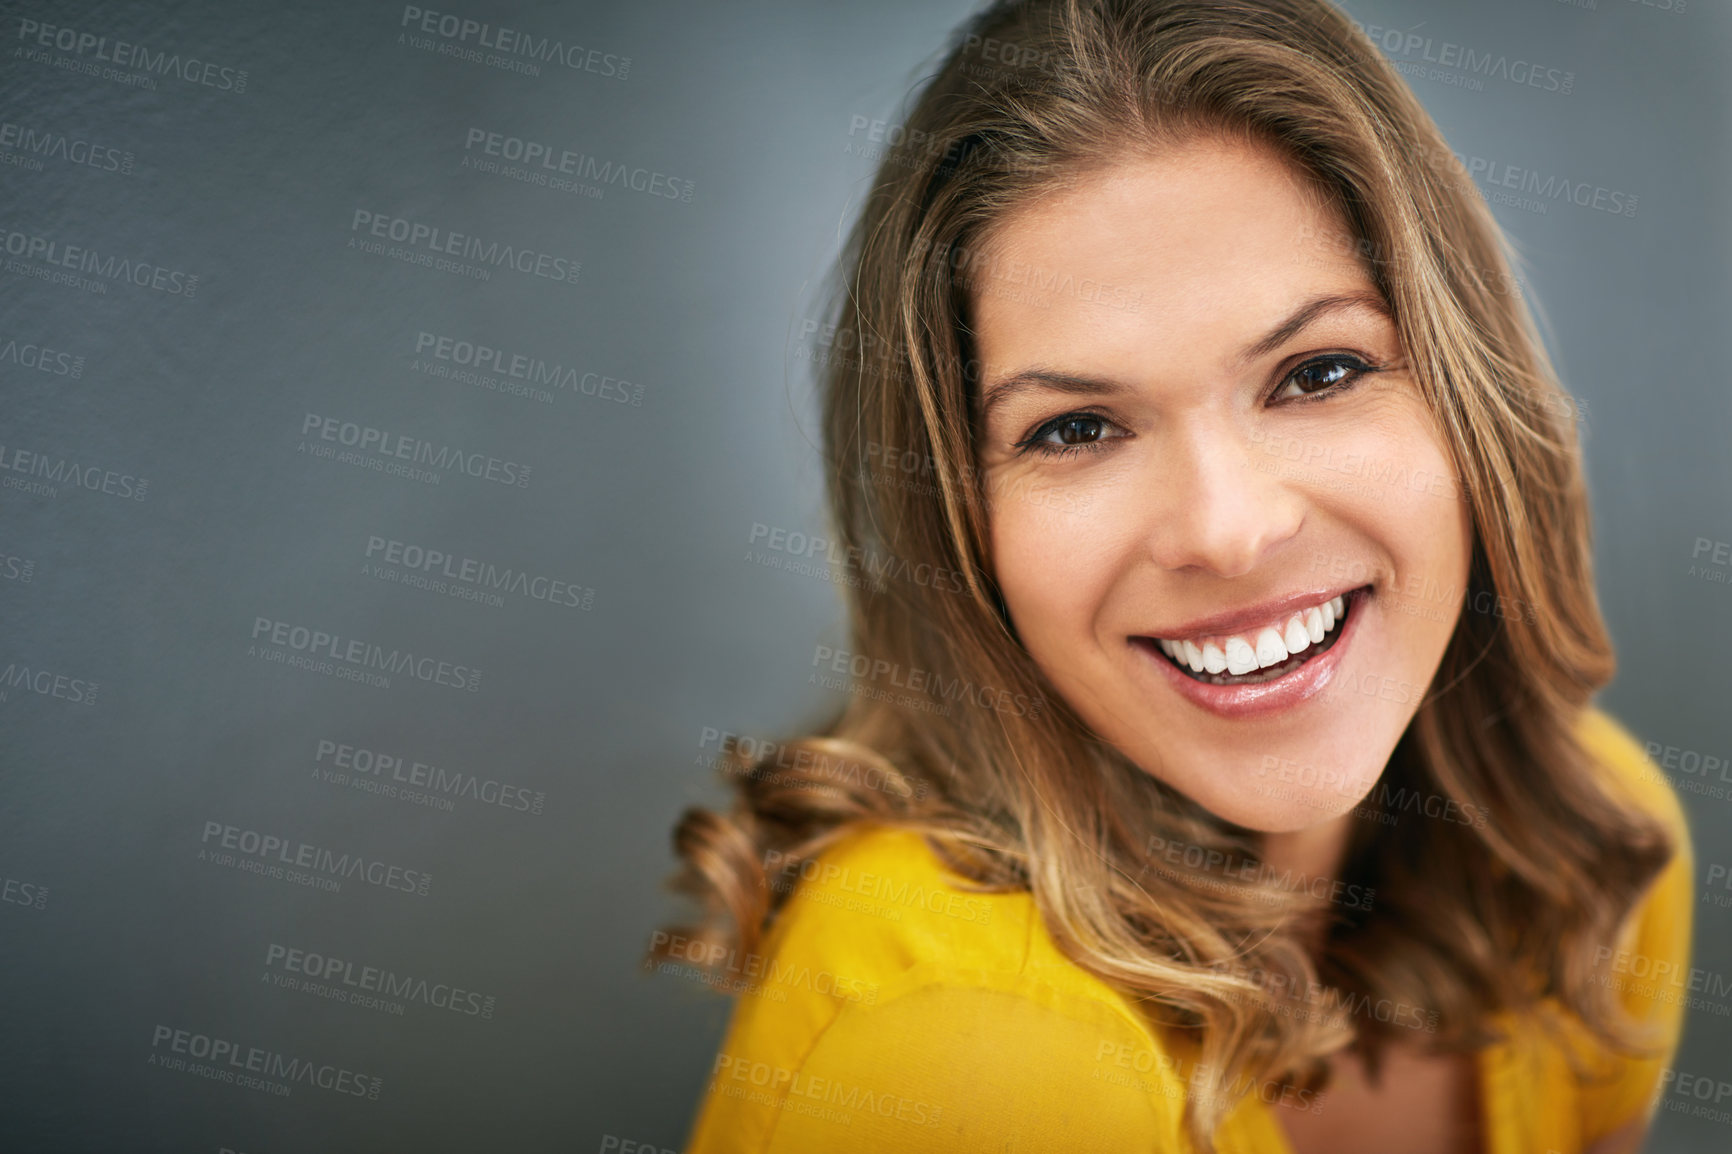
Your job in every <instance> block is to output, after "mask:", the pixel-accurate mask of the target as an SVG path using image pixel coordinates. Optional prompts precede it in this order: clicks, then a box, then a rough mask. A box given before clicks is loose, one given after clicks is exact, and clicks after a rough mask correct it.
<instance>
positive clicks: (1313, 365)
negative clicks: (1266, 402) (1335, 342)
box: [1270, 355, 1371, 401]
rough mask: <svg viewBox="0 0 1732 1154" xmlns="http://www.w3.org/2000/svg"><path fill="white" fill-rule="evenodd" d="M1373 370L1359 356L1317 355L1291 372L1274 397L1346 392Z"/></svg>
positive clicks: (1286, 398) (1292, 397)
mask: <svg viewBox="0 0 1732 1154" xmlns="http://www.w3.org/2000/svg"><path fill="white" fill-rule="evenodd" d="M1370 371H1371V366H1370V365H1368V364H1366V363H1365V362H1364V361H1362V360H1360V359H1359V358H1358V357H1350V356H1342V355H1337V356H1328V357H1315V358H1313V359H1311V360H1309V361H1306V362H1305V363H1304V364H1302V365H1300V366H1299V367H1298V368H1296V369H1294V370H1293V371H1292V372H1291V373H1288V374H1287V377H1286V379H1285V380H1283V381H1282V382H1281V387H1280V388H1279V389H1277V390H1276V392H1275V395H1274V396H1273V397H1271V398H1270V400H1275V401H1281V400H1293V399H1297V398H1301V397H1311V396H1316V395H1318V394H1320V393H1328V392H1345V391H1346V390H1347V389H1350V388H1352V387H1353V385H1355V384H1356V383H1358V381H1359V378H1360V377H1362V376H1364V375H1365V374H1366V373H1368V372H1370Z"/></svg>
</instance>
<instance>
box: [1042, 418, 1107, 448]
mask: <svg viewBox="0 0 1732 1154" xmlns="http://www.w3.org/2000/svg"><path fill="white" fill-rule="evenodd" d="M1053 431H1054V432H1055V433H1057V434H1058V439H1059V442H1060V443H1061V444H1065V445H1086V444H1088V443H1089V442H1091V441H1098V440H1100V439H1101V433H1102V431H1103V430H1102V428H1101V423H1100V421H1098V420H1097V419H1095V418H1094V417H1067V418H1065V419H1064V421H1062V422H1061V423H1060V424H1059V426H1058V428H1056V429H1054V430H1053Z"/></svg>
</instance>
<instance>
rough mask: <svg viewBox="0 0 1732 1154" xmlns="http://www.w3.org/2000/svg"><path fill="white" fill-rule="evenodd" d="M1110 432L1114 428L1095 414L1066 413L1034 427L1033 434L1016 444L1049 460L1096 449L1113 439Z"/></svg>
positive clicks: (1109, 422) (1019, 447)
mask: <svg viewBox="0 0 1732 1154" xmlns="http://www.w3.org/2000/svg"><path fill="white" fill-rule="evenodd" d="M1112 428H1117V426H1116V425H1114V424H1113V423H1112V422H1111V421H1109V420H1107V419H1106V418H1105V417H1102V416H1097V415H1096V414H1094V413H1066V414H1065V415H1064V416H1062V417H1054V418H1053V419H1052V420H1050V421H1047V422H1045V423H1044V424H1042V425H1039V426H1038V427H1036V429H1035V430H1034V432H1032V433H1030V434H1029V435H1028V436H1027V437H1025V438H1024V439H1023V440H1021V441H1018V442H1017V443H1016V447H1017V448H1018V449H1020V450H1022V451H1024V452H1028V451H1030V450H1032V451H1034V452H1037V453H1044V454H1047V455H1050V456H1062V455H1065V454H1068V453H1074V452H1078V451H1080V450H1083V449H1091V450H1092V449H1098V448H1100V447H1101V446H1102V445H1103V444H1104V443H1105V442H1106V441H1108V440H1113V439H1115V438H1113V437H1111V436H1110V435H1109V432H1108V430H1109V429H1112Z"/></svg>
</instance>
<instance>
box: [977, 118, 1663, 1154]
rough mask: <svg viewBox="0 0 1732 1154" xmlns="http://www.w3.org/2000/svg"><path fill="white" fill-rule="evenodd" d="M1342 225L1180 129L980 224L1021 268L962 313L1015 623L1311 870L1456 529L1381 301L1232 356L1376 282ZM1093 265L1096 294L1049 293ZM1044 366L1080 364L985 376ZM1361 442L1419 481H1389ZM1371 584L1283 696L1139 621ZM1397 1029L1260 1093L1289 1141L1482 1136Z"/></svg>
mask: <svg viewBox="0 0 1732 1154" xmlns="http://www.w3.org/2000/svg"><path fill="white" fill-rule="evenodd" d="M1345 231H1346V224H1345V222H1344V221H1343V220H1342V219H1341V218H1340V217H1339V216H1338V215H1337V214H1336V213H1335V212H1334V211H1333V210H1332V209H1331V208H1330V207H1329V206H1328V205H1327V204H1326V203H1324V202H1323V201H1322V200H1321V198H1320V197H1319V196H1318V195H1317V194H1316V193H1315V192H1314V191H1313V190H1312V189H1311V187H1310V186H1309V185H1308V184H1307V183H1306V182H1305V181H1304V180H1303V179H1302V177H1301V176H1300V175H1299V174H1298V173H1297V172H1296V171H1295V170H1294V169H1292V168H1291V167H1289V166H1288V165H1287V164H1286V163H1285V162H1284V160H1283V159H1282V158H1281V157H1280V155H1279V154H1277V153H1275V152H1273V151H1271V150H1269V149H1267V148H1266V147H1264V146H1261V145H1256V144H1252V143H1248V142H1245V141H1242V140H1225V139H1198V140H1195V141H1192V142H1189V143H1187V144H1184V145H1182V146H1177V147H1173V148H1169V149H1166V150H1163V151H1162V152H1160V153H1158V154H1147V153H1127V154H1126V155H1124V156H1122V157H1120V158H1118V159H1117V160H1115V161H1114V162H1113V163H1111V164H1108V165H1104V166H1101V167H1099V168H1096V169H1093V170H1090V171H1088V172H1085V173H1082V174H1079V175H1078V176H1076V177H1075V178H1074V179H1073V180H1072V181H1071V182H1070V183H1068V184H1067V185H1066V186H1064V187H1062V188H1060V189H1058V190H1057V191H1055V192H1052V193H1050V194H1048V195H1046V196H1043V197H1041V198H1040V199H1038V200H1036V201H1034V202H1031V203H1029V204H1025V205H1023V206H1021V207H1020V208H1018V209H1017V210H1015V211H1014V212H1013V213H1011V214H1010V215H1009V216H1007V217H1006V218H1004V219H1003V220H1001V221H999V222H998V223H997V225H996V227H995V228H994V229H993V230H992V231H991V232H990V234H989V235H988V236H987V237H985V238H984V240H983V243H982V246H981V251H982V253H983V255H984V257H985V259H984V260H982V261H981V262H979V265H980V267H982V268H987V269H993V268H998V269H1018V268H1023V267H1028V268H1032V269H1034V270H1036V271H1037V274H1038V275H1035V276H1032V277H1021V278H1019V279H1017V280H1016V281H1015V283H1014V284H1011V283H1010V282H1009V281H1008V280H996V281H995V280H994V279H993V278H990V277H987V278H981V279H979V280H977V282H976V286H977V287H976V288H975V289H974V297H973V300H972V301H971V312H970V321H971V324H972V325H973V329H974V336H975V341H976V351H977V353H978V355H979V357H980V359H981V361H982V362H983V363H984V365H985V371H984V372H983V374H982V377H981V394H980V395H981V399H982V401H983V403H984V412H983V414H982V418H981V424H980V428H979V430H978V432H979V445H980V463H981V468H982V470H983V473H984V479H985V481H986V485H987V489H988V495H989V500H990V502H991V514H990V518H991V520H990V526H991V538H992V560H993V564H994V568H995V572H996V574H997V575H998V578H999V584H1000V588H1001V591H1002V594H1003V597H1004V600H1005V603H1006V606H1007V608H1008V610H1009V614H1010V617H1011V620H1012V622H1013V624H1014V626H1015V628H1016V630H1017V632H1018V635H1019V636H1020V637H1021V639H1022V641H1023V643H1024V645H1026V646H1027V648H1028V651H1029V653H1030V654H1031V655H1032V656H1033V658H1034V660H1035V661H1036V662H1037V664H1038V665H1039V666H1040V668H1041V669H1042V671H1043V672H1044V673H1045V674H1046V676H1047V677H1048V678H1049V679H1050V680H1051V682H1052V684H1053V686H1054V688H1055V689H1056V690H1057V691H1058V692H1059V693H1060V694H1061V695H1062V696H1063V697H1064V699H1065V700H1066V702H1067V703H1068V704H1069V705H1070V706H1071V707H1072V708H1073V709H1074V710H1075V711H1076V712H1077V713H1078V714H1079V715H1080V716H1081V717H1082V718H1083V720H1084V721H1085V722H1086V723H1087V724H1088V725H1089V726H1091V728H1092V729H1093V730H1094V731H1095V732H1096V733H1097V734H1099V735H1100V736H1101V737H1102V738H1103V739H1105V740H1106V741H1108V742H1110V743H1111V744H1112V745H1113V746H1115V747H1116V748H1117V749H1119V750H1120V751H1122V752H1123V753H1124V754H1125V755H1126V756H1128V757H1129V758H1130V759H1131V760H1132V761H1134V762H1135V763H1136V764H1137V765H1139V766H1141V767H1142V768H1143V769H1144V770H1146V771H1147V772H1149V773H1150V774H1153V775H1154V776H1155V777H1157V778H1159V779H1160V780H1161V781H1163V782H1165V783H1166V784H1168V785H1170V786H1172V787H1173V788H1175V789H1177V790H1179V791H1180V792H1182V793H1184V794H1186V795H1187V796H1189V797H1191V798H1192V799H1194V800H1195V801H1197V802H1198V803H1199V804H1201V805H1202V806H1204V807H1205V808H1206V809H1208V810H1210V811H1211V812H1212V813H1214V814H1216V815H1217V816H1219V817H1221V818H1222V819H1224V820H1226V821H1228V822H1231V823H1234V824H1236V825H1239V826H1242V827H1244V828H1246V829H1249V830H1252V831H1257V832H1260V833H1261V834H1262V835H1263V843H1264V856H1265V859H1266V860H1267V861H1269V862H1270V864H1271V865H1273V866H1274V867H1275V868H1276V869H1278V870H1285V869H1288V868H1291V869H1293V870H1294V871H1295V872H1296V873H1297V874H1302V875H1304V876H1307V877H1318V876H1333V875H1334V874H1335V873H1336V872H1337V870H1338V867H1339V865H1340V859H1341V854H1342V852H1343V849H1344V846H1345V841H1346V838H1347V835H1348V833H1349V832H1350V829H1351V826H1350V823H1351V822H1352V821H1354V820H1355V819H1354V818H1353V817H1352V816H1351V812H1350V811H1351V810H1352V809H1353V807H1354V806H1356V805H1358V804H1359V803H1361V802H1362V801H1363V800H1364V799H1365V797H1366V796H1367V794H1368V793H1369V792H1370V790H1371V789H1372V787H1373V786H1374V785H1375V783H1376V781H1377V779H1378V778H1379V776H1380V775H1381V774H1382V773H1383V770H1384V768H1385V766H1386V764H1387V762H1388V759H1389V756H1390V753H1391V752H1392V751H1393V749H1394V748H1395V744H1396V742H1397V740H1398V739H1399V738H1400V736H1401V734H1402V732H1403V731H1404V730H1405V728H1406V727H1407V725H1408V722H1409V721H1410V720H1411V719H1412V717H1413V715H1414V713H1415V712H1416V711H1417V709H1418V706H1419V704H1420V699H1421V696H1422V694H1423V692H1424V690H1425V687H1427V686H1428V685H1429V683H1430V682H1431V679H1432V676H1433V675H1434V673H1435V672H1436V670H1437V668H1438V665H1439V663H1440V661H1441V658H1442V655H1443V653H1444V650H1445V647H1446V645H1447V643H1448V641H1449V639H1450V636H1451V634H1452V633H1453V631H1454V628H1455V625H1456V620H1457V617H1458V615H1459V612H1460V594H1461V591H1462V590H1463V589H1465V587H1466V582H1467V577H1468V564H1469V559H1470V556H1471V544H1472V522H1471V518H1470V514H1469V510H1468V506H1467V504H1466V502H1465V500H1463V499H1462V496H1461V492H1460V488H1459V485H1458V484H1457V483H1456V482H1455V474H1454V470H1453V467H1452V465H1451V463H1450V460H1449V457H1448V453H1447V450H1446V447H1445V441H1444V439H1443V436H1442V434H1441V432H1440V430H1439V429H1438V428H1437V426H1436V423H1435V421H1434V419H1433V418H1432V416H1431V413H1430V411H1429V409H1428V408H1427V406H1426V404H1425V403H1424V400H1423V399H1422V397H1421V395H1420V393H1419V391H1418V389H1417V387H1416V385H1415V384H1414V381H1413V379H1412V376H1411V372H1410V368H1409V363H1408V361H1407V358H1406V356H1405V352H1404V350H1403V348H1402V345H1401V341H1400V336H1399V333H1398V331H1397V329H1396V327H1395V325H1394V323H1393V321H1392V320H1391V319H1390V318H1389V316H1388V315H1387V314H1386V312H1384V311H1383V310H1382V309H1380V308H1378V307H1375V306H1374V305H1359V306H1354V307H1344V308H1339V309H1334V310H1330V311H1326V312H1323V313H1320V314H1318V315H1316V316H1315V318H1314V319H1313V320H1311V322H1310V323H1309V324H1307V325H1305V326H1304V327H1303V328H1301V329H1300V330H1299V331H1297V332H1294V333H1292V334H1291V335H1289V336H1288V337H1287V338H1286V339H1285V340H1283V341H1281V342H1280V343H1279V344H1276V345H1274V346H1273V347H1270V348H1268V349H1265V350H1264V351H1262V352H1260V353H1258V354H1257V355H1255V356H1253V357H1250V358H1249V359H1246V358H1245V357H1244V356H1243V355H1242V354H1243V353H1244V351H1245V350H1247V349H1248V348H1249V347H1250V346H1252V345H1254V344H1256V343H1257V342H1258V341H1259V340H1261V339H1262V338H1264V337H1265V336H1267V335H1269V334H1270V333H1271V332H1272V331H1274V330H1276V329H1278V328H1279V327H1280V326H1281V325H1282V323H1283V322H1284V321H1287V320H1288V319H1289V318H1291V317H1292V316H1293V315H1294V314H1295V312H1296V311H1297V310H1299V309H1300V308H1301V307H1302V306H1304V305H1305V304H1306V303H1307V302H1310V301H1313V300H1315V299H1317V298H1320V297H1354V296H1358V297H1364V298H1370V299H1371V300H1372V301H1375V300H1376V299H1377V292H1376V289H1375V286H1374V284H1373V282H1372V280H1371V279H1370V276H1369V275H1368V273H1367V271H1366V269H1365V268H1363V267H1362V266H1361V265H1360V264H1359V263H1358V260H1357V259H1356V258H1355V257H1354V255H1353V250H1352V249H1351V247H1350V246H1346V245H1338V244H1332V243H1325V241H1326V240H1332V239H1333V238H1335V237H1337V236H1339V235H1340V234H1342V233H1344V232H1345ZM1307 238H1319V239H1318V240H1316V241H1311V240H1308V239H1307ZM1017 262H1020V263H1017ZM1054 274H1058V275H1057V276H1056V277H1055V276H1054ZM1066 276H1069V277H1071V278H1074V279H1072V280H1069V281H1067V280H1066V279H1065V277H1066ZM1043 285H1045V286H1050V287H1047V288H1046V289H1045V290H1044V291H1043V289H1042V286H1043ZM1089 285H1100V286H1112V287H1113V289H1114V290H1115V291H1113V292H1110V293H1106V292H1098V291H1096V292H1090V291H1079V290H1078V289H1075V288H1067V286H1089ZM1132 302H1134V307H1133V304H1132ZM1343 356H1346V357H1349V358H1353V360H1355V361H1357V363H1358V364H1360V365H1364V366H1370V367H1371V369H1372V370H1373V371H1369V372H1366V373H1364V374H1363V375H1360V376H1357V377H1355V375H1354V374H1355V372H1356V370H1355V369H1354V368H1353V365H1352V363H1351V362H1344V361H1341V360H1336V361H1331V362H1326V363H1323V364H1321V365H1316V366H1314V367H1313V368H1311V369H1308V370H1306V371H1304V372H1300V373H1298V374H1297V375H1295V370H1299V369H1301V368H1302V367H1303V366H1305V365H1306V364H1307V363H1308V362H1314V361H1315V360H1316V359H1317V358H1319V357H1336V358H1340V357H1343ZM1033 369H1040V370H1044V371H1046V372H1048V373H1056V374H1063V375H1064V376H1066V377H1070V378H1077V379H1079V380H1080V381H1083V382H1086V383H1078V384H1074V385H1073V387H1069V388H1061V387H1059V386H1058V385H1056V384H1055V383H1053V382H1052V381H1051V380H1040V381H1028V382H1025V383H1024V384H1023V385H1022V386H1021V387H1014V388H1010V389H1004V390H1001V389H1000V388H999V386H1001V385H1003V384H1004V383H1005V382H1007V381H1009V380H1011V379H1012V378H1013V377H1016V376H1018V375H1019V374H1025V373H1026V372H1027V371H1028V370H1033ZM1349 380H1351V381H1352V382H1353V383H1352V386H1351V387H1346V384H1347V382H1348V381H1349ZM995 398H996V399H995ZM1307 398H1309V399H1307ZM1058 418H1064V420H1063V421H1059V422H1058V423H1057V424H1056V425H1055V424H1050V423H1049V422H1054V421H1055V420H1056V419H1058ZM1031 441H1032V442H1034V443H1037V444H1042V445H1046V446H1048V447H1050V448H1054V449H1067V450H1068V451H1065V452H1062V453H1052V454H1047V453H1042V452H1040V451H1038V450H1037V449H1034V448H1031V447H1030V442H1031ZM1289 449H1291V450H1292V455H1293V456H1296V457H1298V458H1299V459H1298V460H1297V461H1295V460H1292V459H1291V458H1290V456H1289V455H1288V451H1289ZM1366 462H1378V463H1385V464H1387V463H1394V464H1396V465H1399V466H1406V467H1407V468H1408V470H1409V472H1408V473H1406V474H1402V476H1406V477H1414V478H1418V477H1421V476H1423V477H1424V478H1428V479H1430V480H1429V481H1425V482H1420V483H1404V482H1403V481H1401V480H1390V479H1389V478H1388V476H1387V474H1378V473H1374V472H1372V471H1370V470H1369V469H1368V468H1367V467H1366V466H1365V463H1366ZM1366 584H1368V585H1370V587H1371V596H1370V597H1369V598H1368V599H1366V601H1365V602H1363V603H1362V604H1361V605H1359V606H1358V607H1356V609H1355V610H1354V612H1355V613H1356V614H1358V616H1359V619H1358V621H1357V623H1356V625H1355V626H1354V628H1355V630H1356V632H1355V634H1354V635H1353V636H1351V637H1350V638H1349V639H1348V642H1347V643H1346V645H1345V649H1344V652H1343V653H1342V654H1341V655H1340V663H1339V666H1338V668H1337V669H1336V671H1335V676H1334V679H1333V683H1332V684H1331V685H1330V686H1328V687H1327V688H1326V689H1325V691H1324V692H1322V693H1319V694H1318V695H1316V696H1314V697H1312V698H1310V699H1308V700H1306V701H1303V702H1300V703H1298V704H1296V705H1293V706H1291V707H1289V708H1286V709H1283V710H1281V711H1278V712H1275V713H1269V714H1263V715H1259V716H1254V717H1234V718H1226V717H1222V716H1219V715H1217V714H1215V713H1213V712H1210V711H1208V710H1205V709H1203V708H1202V707H1200V706H1198V705H1197V704H1195V703H1193V702H1192V701H1190V700H1188V699H1187V698H1185V697H1184V696H1182V695H1181V694H1180V693H1179V691H1178V690H1177V689H1175V688H1174V686H1173V685H1172V684H1171V683H1170V682H1169V681H1168V679H1167V678H1166V676H1165V675H1164V674H1163V673H1162V671H1161V670H1159V669H1157V668H1155V667H1154V666H1153V665H1152V662H1153V661H1156V660H1164V658H1159V657H1158V656H1153V655H1151V654H1150V653H1148V652H1147V651H1145V650H1143V649H1141V648H1139V647H1137V646H1135V645H1133V644H1132V643H1131V641H1130V638H1132V637H1134V636H1152V637H1167V638H1172V637H1179V636H1184V635H1185V631H1184V630H1183V629H1182V626H1183V625H1185V624H1186V623H1189V622H1191V621H1195V620H1197V619H1199V618H1201V617H1204V616H1207V615H1212V614H1218V613H1222V612H1225V611H1229V610H1235V609H1240V608H1244V607H1246V606H1250V605H1254V604H1258V603H1261V602H1265V601H1268V600H1269V599H1271V598H1274V597H1277V596H1281V595H1284V594H1288V593H1293V592H1297V591H1301V590H1313V589H1318V588H1328V587H1333V586H1357V585H1366ZM1414 590H1422V591H1424V592H1421V593H1419V594H1417V595H1416V594H1415V593H1414ZM1274 759H1284V760H1274ZM1283 767H1287V768H1286V769H1285V772H1284V773H1283V772H1281V770H1282V769H1283ZM1324 771H1328V772H1324ZM1283 777H1284V778H1285V780H1283ZM1396 1049H1397V1051H1398V1052H1397V1053H1396V1054H1394V1055H1393V1056H1392V1058H1391V1061H1390V1066H1389V1073H1388V1074H1387V1075H1386V1076H1385V1077H1384V1078H1383V1079H1381V1080H1380V1082H1379V1084H1378V1086H1376V1087H1372V1086H1371V1085H1370V1084H1369V1083H1368V1082H1366V1080H1365V1079H1364V1076H1363V1072H1362V1071H1361V1070H1360V1069H1359V1068H1358V1067H1357V1065H1356V1063H1355V1061H1354V1060H1352V1059H1351V1058H1346V1057H1344V1058H1342V1059H1341V1060H1340V1061H1338V1062H1337V1063H1336V1066H1335V1078H1336V1081H1335V1083H1334V1084H1333V1085H1332V1087H1331V1091H1330V1101H1331V1105H1330V1108H1329V1109H1328V1110H1326V1111H1324V1112H1322V1113H1321V1114H1319V1115H1310V1114H1301V1113H1300V1112H1297V1111H1291V1110H1284V1109H1276V1110H1275V1114H1276V1116H1277V1118H1278V1120H1279V1121H1280V1122H1281V1125H1282V1126H1283V1128H1284V1129H1285V1130H1286V1131H1287V1133H1288V1136H1289V1139H1290V1141H1291V1142H1292V1143H1293V1145H1294V1149H1295V1151H1296V1152H1297V1154H1309V1152H1310V1151H1320V1150H1328V1151H1332V1152H1335V1154H1353V1152H1354V1151H1359V1150H1366V1151H1380V1152H1385V1154H1387V1152H1389V1151H1397V1150H1400V1151H1407V1152H1409V1154H1459V1152H1461V1151H1471V1150H1476V1149H1478V1146H1477V1142H1478V1134H1477V1132H1478V1130H1479V1129H1480V1127H1479V1125H1478V1124H1477V1118H1478V1114H1479V1111H1478V1108H1477V1104H1476V1103H1477V1089H1476V1085H1475V1083H1476V1078H1475V1074H1474V1065H1473V1063H1472V1060H1471V1059H1467V1058H1463V1057H1460V1056H1455V1057H1437V1056H1432V1055H1428V1054H1424V1053H1422V1052H1420V1051H1419V1050H1418V1049H1413V1050H1405V1049H1402V1048H1400V1047H1397V1048H1396ZM1623 1137H1628V1136H1627V1135H1626V1136H1623ZM1636 1137H1637V1140H1638V1141H1639V1134H1638V1135H1636ZM1621 1148H1623V1147H1606V1149H1607V1150H1614V1149H1621Z"/></svg>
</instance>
